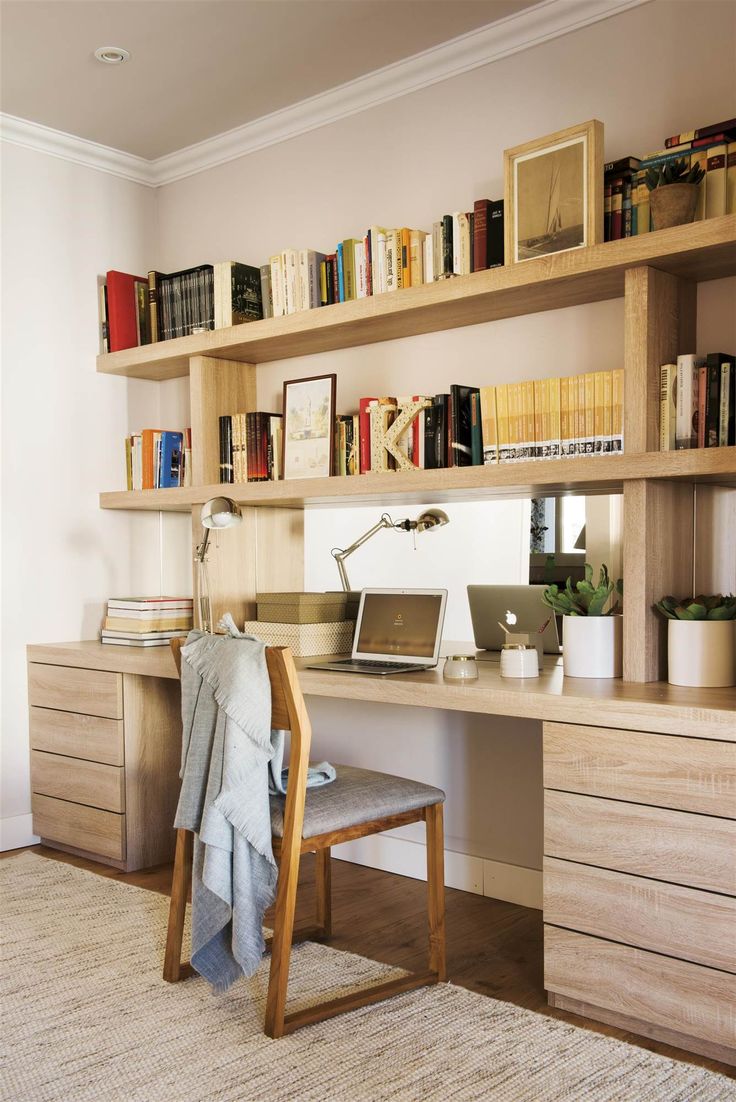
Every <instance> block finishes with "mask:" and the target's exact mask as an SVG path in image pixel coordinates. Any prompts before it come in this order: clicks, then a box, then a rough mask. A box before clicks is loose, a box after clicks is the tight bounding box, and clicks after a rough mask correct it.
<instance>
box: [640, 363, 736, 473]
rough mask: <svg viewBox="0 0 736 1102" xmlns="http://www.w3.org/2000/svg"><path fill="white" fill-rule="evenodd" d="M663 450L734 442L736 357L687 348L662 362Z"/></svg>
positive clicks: (735, 430) (661, 432)
mask: <svg viewBox="0 0 736 1102" xmlns="http://www.w3.org/2000/svg"><path fill="white" fill-rule="evenodd" d="M659 406H660V409H659V412H660V417H659V446H660V450H661V451H674V450H682V449H687V448H722V447H727V446H733V445H734V444H736V357H734V356H732V355H729V354H728V353H725V352H711V353H709V354H708V355H707V356H702V357H699V356H695V355H694V354H692V353H687V354H684V355H681V356H678V357H677V363H676V364H662V366H661V368H660V403H659Z"/></svg>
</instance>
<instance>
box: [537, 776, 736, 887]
mask: <svg viewBox="0 0 736 1102" xmlns="http://www.w3.org/2000/svg"><path fill="white" fill-rule="evenodd" d="M544 853H545V856H546V857H561V858H563V860H567V861H579V862H580V863H581V864H584V865H597V866H598V867H600V868H604V869H616V870H617V871H618V872H629V873H633V874H634V875H636V876H650V877H651V878H652V879H653V880H668V881H671V882H673V883H675V884H684V885H686V886H688V887H691V888H705V889H706V891H715V892H724V893H725V894H727V895H736V860H734V855H735V854H736V822H733V821H731V820H729V819H716V818H713V817H712V816H710V815H691V814H690V813H689V812H687V811H667V810H664V809H663V808H659V807H644V806H642V805H641V804H629V803H620V802H619V801H617V800H601V799H598V798H597V797H595V796H578V795H575V794H573V793H570V792H552V791H549V790H547V791H545V793H544Z"/></svg>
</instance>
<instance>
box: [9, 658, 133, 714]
mask: <svg viewBox="0 0 736 1102" xmlns="http://www.w3.org/2000/svg"><path fill="white" fill-rule="evenodd" d="M28 698H29V702H30V704H32V705H34V704H35V705H36V706H38V707H41V708H58V709H59V711H62V712H82V713H83V714H84V715H89V716H104V717H106V718H107V719H122V718H123V679H122V677H121V675H120V674H119V673H109V672H108V671H107V670H82V669H78V668H77V667H76V666H47V665H43V664H42V663H40V662H31V663H30V664H29V666H28Z"/></svg>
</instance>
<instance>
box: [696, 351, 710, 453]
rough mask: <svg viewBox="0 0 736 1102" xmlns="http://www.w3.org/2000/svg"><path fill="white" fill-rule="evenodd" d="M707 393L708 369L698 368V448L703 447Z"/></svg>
mask: <svg viewBox="0 0 736 1102" xmlns="http://www.w3.org/2000/svg"><path fill="white" fill-rule="evenodd" d="M707 393H708V368H707V367H699V368H698V447H699V448H704V447H705V406H706V396H707Z"/></svg>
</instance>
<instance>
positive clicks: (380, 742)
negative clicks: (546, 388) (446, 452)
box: [4, 0, 734, 869]
mask: <svg viewBox="0 0 736 1102" xmlns="http://www.w3.org/2000/svg"><path fill="white" fill-rule="evenodd" d="M733 32H734V8H733V6H732V5H728V4H723V3H715V2H710V0H680V2H677V3H671V2H666V0H654V2H652V3H650V4H647V5H644V6H643V7H639V8H636V9H633V10H632V11H630V12H627V13H625V14H623V15H620V16H617V17H615V18H612V19H609V20H605V21H603V22H601V23H598V24H596V25H594V26H591V27H588V28H585V29H583V30H580V31H578V32H576V33H575V34H572V35H569V36H567V37H565V38H562V39H557V40H554V41H551V42H548V43H546V44H543V45H541V46H537V47H535V48H534V49H532V50H529V51H527V52H525V53H522V54H518V55H515V56H513V57H509V58H506V59H504V60H501V61H498V62H496V63H494V64H492V65H489V66H486V67H485V68H481V69H477V70H475V71H473V72H470V73H467V74H464V75H462V76H459V77H456V78H454V79H452V80H450V81H446V82H444V83H441V84H438V85H434V86H432V87H428V88H426V89H424V90H422V91H419V92H416V93H413V94H411V95H409V96H406V97H404V98H403V99H399V100H395V101H392V102H390V103H386V104H384V105H382V106H379V107H376V108H373V109H371V110H369V111H366V112H363V113H362V114H360V115H358V116H354V117H353V118H350V119H346V120H343V121H339V122H336V123H333V124H331V125H329V126H325V127H323V128H322V129H319V130H316V131H313V132H311V133H309V134H305V135H303V136H301V137H298V138H295V139H292V140H290V141H288V142H284V143H282V144H280V145H276V146H273V147H270V148H268V149H265V150H263V151H261V152H258V153H255V154H252V155H250V156H248V157H244V158H241V159H240V160H238V161H234V162H231V163H230V164H226V165H223V166H221V167H219V168H216V169H212V170H210V171H207V172H204V173H200V174H199V175H197V176H193V177H190V178H188V179H185V180H182V181H180V182H178V183H176V184H172V185H168V186H166V187H164V188H162V189H161V190H160V191H159V193H158V194H157V195H155V196H154V195H153V194H151V193H149V192H144V191H142V190H141V189H139V188H136V187H134V186H133V185H131V184H127V183H123V182H121V181H118V180H115V179H113V178H111V177H103V176H101V175H100V174H98V173H95V172H90V171H88V170H84V169H80V168H75V167H72V166H69V165H65V164H62V163H61V162H56V161H53V160H52V159H50V158H45V157H40V156H39V155H37V154H31V153H27V152H24V151H22V150H9V151H8V155H7V157H6V164H7V169H6V175H7V182H6V187H5V191H6V195H5V201H6V204H7V208H8V211H9V216H8V222H9V230H7V231H6V242H5V248H6V260H5V272H6V283H7V281H8V276H7V273H8V272H12V276H13V278H12V286H11V287H6V296H7V297H6V300H5V308H4V321H5V328H6V330H8V329H9V330H10V332H9V333H7V332H6V341H7V344H6V372H5V375H6V380H8V381H7V382H6V401H5V405H6V417H7V421H8V425H9V429H8V433H9V435H8V437H7V438H6V443H5V448H6V455H7V456H9V457H10V458H9V461H6V475H5V477H6V487H5V503H6V504H7V508H6V510H5V512H6V516H10V517H14V516H15V515H17V514H18V513H19V512H20V504H19V502H18V496H19V491H18V487H19V485H20V483H19V482H18V480H17V478H16V477H12V476H9V475H8V467H7V462H9V463H11V464H12V463H15V465H16V467H18V466H20V464H21V463H22V471H23V474H22V477H23V483H22V485H23V489H24V490H26V489H28V488H29V487H32V488H33V490H34V491H39V492H40V493H41V495H42V496H41V500H42V501H43V503H44V504H48V505H49V508H50V510H51V512H50V513H49V514H46V513H44V515H43V516H41V517H39V518H38V519H36V520H34V521H33V522H31V527H29V526H28V525H26V526H24V528H23V529H22V530H20V529H18V530H17V532H18V534H17V535H16V534H15V531H14V532H10V533H8V532H7V530H6V533H5V537H6V540H7V544H8V547H7V550H6V551H5V555H6V561H5V569H6V572H7V573H6V576H7V578H8V579H9V584H8V590H9V596H8V597H7V598H6V607H5V622H6V626H7V627H8V628H9V630H7V631H6V638H8V639H10V645H11V647H12V650H11V655H10V662H9V663H8V664H6V666H5V668H4V673H5V676H6V678H7V683H8V684H9V686H10V690H9V692H8V693H6V695H7V697H8V701H7V708H8V711H7V716H8V721H9V722H6V727H7V728H8V733H9V738H8V742H9V745H10V754H11V757H10V759H9V767H8V770H7V773H8V788H9V790H10V791H8V792H7V795H6V799H7V800H8V807H9V808H10V809H11V810H10V811H9V812H8V814H10V813H12V814H22V813H23V812H24V811H25V810H26V809H27V802H28V798H27V779H26V773H25V764H24V763H25V755H26V744H25V739H26V734H25V713H24V699H25V677H24V670H23V655H22V647H23V644H24V643H25V642H26V641H30V640H39V639H48V640H52V639H61V638H65V637H66V638H75V637H76V638H80V637H83V636H85V635H86V636H87V637H89V636H90V635H92V634H93V633H94V630H95V628H96V626H97V623H98V620H99V615H100V611H101V606H102V602H103V600H104V599H105V597H107V596H109V595H110V593H111V592H113V591H114V590H115V589H117V590H120V589H121V588H130V587H133V588H136V589H146V588H153V589H155V588H158V585H159V580H158V564H159V562H160V561H161V559H163V561H165V562H166V563H170V562H171V561H172V560H171V554H170V553H171V551H172V550H173V551H175V552H176V554H177V556H178V560H177V566H176V569H175V570H174V571H173V573H174V575H175V576H176V577H177V578H179V577H180V575H181V573H182V572H184V573H185V572H186V571H185V567H186V558H187V554H188V552H187V548H188V540H189V532H188V522H187V518H186V517H170V518H167V519H166V521H165V523H164V525H163V544H162V545H161V547H159V544H158V543H157V540H158V521H157V519H156V518H154V517H148V516H135V517H133V516H128V515H126V514H114V513H105V514H103V513H100V512H99V511H98V509H97V503H96V495H97V492H98V490H100V489H103V488H111V489H112V488H115V487H120V486H122V485H123V484H124V483H123V468H122V465H121V462H120V460H119V458H118V453H119V449H120V441H121V438H122V436H123V435H124V433H125V432H126V431H127V430H128V429H129V428H133V427H135V428H138V427H141V425H142V424H143V423H144V421H146V420H149V419H150V417H151V416H152V413H151V411H152V410H153V411H155V412H157V413H158V415H159V416H160V417H161V418H162V419H163V420H165V421H167V422H169V423H171V424H172V425H174V424H179V423H181V418H182V417H184V416H185V412H184V411H185V409H186V385H185V384H184V383H182V382H173V383H168V384H165V385H163V386H162V387H160V388H159V390H158V391H157V390H156V387H155V384H146V383H141V384H131V383H127V382H125V381H120V380H114V379H111V378H106V377H105V378H103V377H97V376H95V375H94V371H93V356H94V352H95V348H94V343H95V338H94V333H95V325H96V317H95V312H96V306H95V303H94V300H93V295H92V290H91V288H92V287H93V286H94V279H95V276H96V274H97V272H98V271H104V270H105V269H107V268H110V267H120V268H122V269H123V270H135V269H136V268H139V269H140V270H141V271H142V272H143V271H145V270H146V269H147V268H148V267H151V266H153V265H154V264H155V265H156V266H158V267H160V268H162V269H163V270H166V269H167V268H168V269H172V268H177V267H183V266H186V265H189V264H194V263H201V262H203V261H207V260H209V261H216V260H219V259H223V258H235V259H242V260H246V261H250V262H252V263H256V264H259V263H262V262H263V261H264V260H265V259H266V258H267V257H268V256H269V255H270V253H272V252H274V251H276V250H278V249H280V248H284V247H287V246H293V247H296V248H300V247H306V246H309V247H313V248H317V249H321V250H325V251H328V250H330V249H331V248H333V247H334V243H335V242H336V241H337V240H338V239H340V238H342V237H347V236H352V235H354V234H356V233H360V232H364V230H365V228H366V227H367V226H368V225H369V224H371V223H372V222H379V223H381V224H384V225H412V226H419V227H424V228H428V227H429V226H430V225H431V223H432V222H433V221H434V220H436V219H437V218H438V217H439V216H440V215H441V214H443V213H445V212H447V211H451V210H456V209H468V208H469V206H470V204H472V202H473V200H474V199H475V198H479V197H481V196H490V197H497V196H500V195H501V194H502V176H503V158H502V151H503V149H504V148H505V147H508V146H511V145H515V144H517V143H519V142H522V141H525V140H527V139H530V138H533V137H536V136H538V135H540V134H544V133H546V132H549V131H552V130H555V129H557V128H559V127H563V126H567V125H569V124H570V123H573V122H577V121H581V120H582V119H584V118H591V117H596V118H599V119H601V120H602V121H603V123H604V125H605V134H606V139H605V149H606V157H607V158H609V157H610V158H614V157H618V156H622V155H624V154H628V153H643V152H646V151H647V150H649V149H652V148H656V147H658V146H659V145H661V143H662V141H663V139H664V137H665V136H666V135H668V134H671V133H674V132H676V131H678V130H681V129H684V128H685V127H689V126H697V125H699V124H702V123H704V122H708V121H710V120H712V119H718V118H727V117H729V116H730V115H731V114H733V111H732V102H733V68H732V60H733V59H732V43H733ZM693 73H697V74H704V73H705V74H706V77H705V78H702V79H701V78H699V77H698V78H693V77H692V74H693ZM156 206H158V238H157V236H156ZM154 242H156V247H154V244H153V243H154ZM41 270H43V271H50V272H52V273H54V278H53V282H51V283H50V284H49V281H46V290H45V293H44V294H43V295H42V296H39V282H40V277H39V272H40V271H41ZM59 272H61V273H63V277H64V278H62V279H60V278H59V275H58V273H59ZM49 286H50V287H51V291H49ZM85 287H86V288H88V291H87V292H86V293H83V288H85ZM732 294H733V282H732V281H731V282H730V283H727V282H723V283H721V284H719V285H712V286H705V287H701V289H700V295H699V300H700V303H701V321H702V320H703V319H705V324H701V326H700V330H699V337H698V342H699V346H700V350H702V349H703V348H705V347H707V346H708V342H709V340H710V339H711V337H710V334H711V333H713V332H714V331H716V330H717V331H718V332H719V334H723V333H724V328H723V326H722V318H723V309H724V306H725V305H726V303H727V302H728V301H729V295H730V296H732ZM39 297H40V298H41V303H40V304H38V300H39ZM622 317H623V314H622V304H621V302H620V301H614V302H606V303H599V304H594V305H591V306H588V307H584V308H578V309H573V310H561V311H557V312H556V313H554V314H546V315H533V316H530V317H526V318H517V319H510V320H508V321H501V322H496V323H494V324H492V325H480V326H474V327H471V328H468V329H463V330H456V331H453V332H448V333H438V334H433V335H428V336H422V337H416V338H412V339H410V340H404V341H394V342H390V343H386V344H383V345H373V346H370V347H367V348H361V349H354V350H349V351H343V352H334V353H330V354H326V355H324V356H320V357H306V358H304V359H299V360H290V361H287V362H283V363H277V364H268V365H264V366H263V367H261V368H259V371H258V390H259V404H260V405H261V407H262V408H268V407H271V408H279V405H278V403H279V401H280V393H281V385H282V382H283V380H284V379H285V378H295V377H299V376H302V375H309V374H315V373H323V372H327V371H336V372H337V373H338V407H339V409H340V410H350V409H354V408H355V405H356V402H357V399H358V397H360V396H361V394H364V393H366V391H368V390H370V391H374V392H381V393H392V392H395V391H396V390H399V391H400V392H404V393H406V392H417V391H421V390H425V389H426V390H427V391H430V392H434V391H437V390H440V389H443V390H444V389H446V387H447V385H448V384H449V383H450V382H468V383H477V384H481V385H482V384H484V383H488V382H501V381H505V380H508V379H513V378H522V377H527V378H529V377H538V376H544V375H547V374H549V373H551V372H555V373H559V374H562V373H576V372H579V371H584V370H588V369H589V368H591V367H596V368H601V369H602V368H609V367H616V366H620V364H621V361H622V353H623V325H622ZM728 331H729V332H731V333H732V330H731V329H730V327H729V330H728ZM713 341H714V344H718V345H719V346H720V347H724V346H725V347H731V346H732V345H733V343H734V341H733V336H731V343H730V344H728V345H727V344H726V342H725V340H721V339H720V336H719V338H718V339H715V338H713ZM710 347H712V345H711V346H710ZM21 364H22V365H24V366H23V369H19V367H18V365H21ZM156 403H160V404H159V405H157V404H156ZM31 411H32V413H31ZM31 416H32V417H33V432H34V437H35V438H37V439H39V440H40V442H41V443H40V445H39V446H38V447H37V448H36V449H33V450H32V449H30V448H29V447H28V443H27V441H28V433H29V422H30V417H31ZM62 432H63V435H64V443H63V447H62V444H61V442H60V436H61V433H62ZM504 508H506V506H499V510H501V509H504ZM512 510H513V507H512ZM370 512H371V515H373V511H372V510H371V511H370ZM353 515H354V516H355V522H356V529H357V530H358V531H359V530H360V525H359V524H358V516H357V512H356V514H353ZM498 515H499V516H500V515H501V513H500V512H499V514H498ZM348 518H350V514H348ZM345 519H346V517H345V515H343V519H342V521H340V520H339V519H338V520H332V519H330V516H329V514H328V513H325V512H322V513H320V514H319V516H318V517H315V516H310V517H309V518H308V527H309V528H310V530H313V529H314V528H315V527H316V528H317V530H318V532H319V531H321V529H322V528H323V527H324V531H325V534H326V532H327V529H328V527H329V526H333V525H334V526H337V525H340V524H344V523H345ZM362 522H363V518H362V517H361V518H360V524H362ZM351 523H352V520H351ZM514 523H516V522H514ZM351 530H352V529H351ZM456 530H459V527H458V528H457V529H456ZM448 531H449V530H448ZM391 535H393V534H391V533H387V534H386V536H387V538H390V537H391ZM442 535H443V533H437V536H438V537H441V536H442ZM396 538H397V539H398V538H399V537H398V536H397V537H396ZM428 538H430V537H428ZM310 546H311V544H310ZM150 548H155V549H156V551H155V552H154V554H153V555H151V556H150V558H149V549H150ZM159 551H160V552H161V558H159V557H158V552H159ZM372 553H373V552H371V554H372ZM362 554H364V555H365V556H369V551H368V549H365V551H364V552H363V553H362ZM375 554H376V555H377V554H378V552H377V551H376V552H375ZM402 554H408V552H402ZM420 555H421V556H422V559H423V557H424V552H422V551H417V557H419V556H420ZM317 562H319V564H320V566H319V569H320V570H321V569H322V567H323V565H324V546H323V545H321V544H319V543H315V544H314V556H313V557H312V556H309V555H308V562H307V572H308V575H309V576H310V577H316V576H317V575H316V573H315V572H316V570H317ZM354 563H355V565H354V570H355V572H356V579H360V577H361V576H363V577H367V576H368V573H367V571H368V564H369V557H366V558H361V560H360V563H359V562H358V559H357V556H356V559H355V560H354ZM328 565H329V564H328ZM364 570H365V571H366V573H365V574H363V571H364ZM152 574H153V576H152ZM16 578H18V579H19V580H18V581H17V582H16ZM172 584H175V583H172ZM329 584H331V585H332V584H334V583H329ZM310 707H311V710H312V715H313V718H314V720H315V728H316V730H317V732H318V748H319V749H320V750H321V751H322V752H324V753H325V754H327V755H329V756H332V757H334V758H337V759H342V760H345V761H355V762H359V763H361V764H366V765H374V766H377V767H379V768H380V767H385V768H389V769H395V770H397V771H400V772H401V771H405V772H407V774H408V775H413V776H416V777H420V778H424V779H426V780H428V781H432V782H434V783H438V784H441V785H443V786H444V787H445V788H446V789H447V791H448V797H449V798H448V809H447V813H448V835H449V837H450V845H451V846H452V847H455V848H456V849H457V850H458V851H460V852H463V853H466V854H475V855H480V856H482V857H486V858H489V859H491V860H495V861H500V862H507V863H509V864H511V865H514V866H521V867H527V868H531V869H538V868H539V867H540V859H541V791H540V787H541V780H540V778H541V746H540V733H539V729H538V726H537V725H535V724H530V723H525V722H523V721H513V722H512V721H509V720H498V719H495V718H493V717H487V716H474V717H471V716H461V715H459V714H450V713H443V712H430V711H425V710H422V711H421V712H416V713H413V712H411V711H397V710H395V709H388V708H385V707H383V706H380V705H375V706H370V707H368V706H365V707H361V708H360V709H358V708H355V709H351V710H350V711H347V710H346V709H345V707H344V706H342V705H340V704H338V703H337V702H332V701H316V700H315V701H312V702H310ZM407 836H409V837H414V835H413V834H412V832H411V830H410V831H408V832H407Z"/></svg>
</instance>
